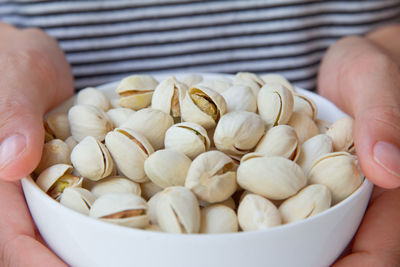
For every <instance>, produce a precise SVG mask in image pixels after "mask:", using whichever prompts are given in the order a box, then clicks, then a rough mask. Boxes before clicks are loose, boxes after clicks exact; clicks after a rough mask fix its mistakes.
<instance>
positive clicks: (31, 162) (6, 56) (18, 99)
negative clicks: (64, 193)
mask: <svg viewBox="0 0 400 267" xmlns="http://www.w3.org/2000/svg"><path fill="white" fill-rule="evenodd" d="M1 27H4V26H3V25H0V32H1ZM1 34H4V32H2V33H1ZM7 34H8V35H7V36H3V37H4V38H3V39H4V40H6V42H9V43H12V42H13V40H15V39H16V40H17V41H18V40H20V41H18V42H16V43H18V44H23V43H30V47H29V49H26V48H25V49H24V47H20V48H19V49H13V46H8V47H7V44H5V43H3V45H4V46H1V45H0V69H1V70H2V72H1V75H0V179H3V180H8V181H11V180H18V179H20V178H22V177H25V176H27V175H29V174H30V173H31V172H32V171H33V170H34V169H35V167H36V166H37V164H38V163H39V161H40V158H41V154H42V148H43V141H44V129H43V115H44V113H45V112H46V111H47V110H48V109H49V108H51V107H52V106H53V105H56V104H58V103H59V102H60V101H61V100H63V99H65V98H66V97H67V96H69V95H70V94H71V93H72V88H73V87H72V83H73V82H72V76H71V72H70V69H69V65H68V63H67V62H66V60H65V58H64V56H63V53H62V52H61V50H59V48H58V46H57V44H56V42H55V41H54V40H52V39H50V38H49V37H48V36H47V35H45V34H44V33H43V32H41V31H38V30H25V31H19V30H16V29H15V30H14V29H11V30H10V31H8V32H7ZM0 39H1V38H0ZM25 39H29V40H39V41H38V42H40V43H35V42H34V41H30V42H27V40H25ZM1 41H2V40H0V43H1ZM15 50H17V51H15Z"/></svg>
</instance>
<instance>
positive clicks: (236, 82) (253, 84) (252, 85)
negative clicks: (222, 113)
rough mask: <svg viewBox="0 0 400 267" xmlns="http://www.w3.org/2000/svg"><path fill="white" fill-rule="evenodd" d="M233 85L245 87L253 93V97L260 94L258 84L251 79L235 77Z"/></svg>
mask: <svg viewBox="0 0 400 267" xmlns="http://www.w3.org/2000/svg"><path fill="white" fill-rule="evenodd" d="M233 85H234V86H236V85H239V86H246V87H248V88H250V90H251V92H252V93H253V95H254V96H255V97H257V96H258V93H259V92H260V88H261V86H260V84H258V83H257V82H255V81H253V80H252V79H243V78H240V77H235V78H234V79H233Z"/></svg>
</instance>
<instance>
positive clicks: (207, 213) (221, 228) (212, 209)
mask: <svg viewBox="0 0 400 267" xmlns="http://www.w3.org/2000/svg"><path fill="white" fill-rule="evenodd" d="M238 228H239V225H238V219H237V216H236V213H235V211H234V210H233V209H231V208H228V207H227V206H224V205H221V204H214V205H211V206H208V207H206V208H203V209H202V210H201V224H200V233H207V234H216V233H233V232H237V231H238Z"/></svg>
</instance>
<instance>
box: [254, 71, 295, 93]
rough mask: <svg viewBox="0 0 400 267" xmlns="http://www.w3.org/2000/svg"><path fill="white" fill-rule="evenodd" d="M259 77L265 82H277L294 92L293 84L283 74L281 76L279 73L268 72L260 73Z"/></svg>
mask: <svg viewBox="0 0 400 267" xmlns="http://www.w3.org/2000/svg"><path fill="white" fill-rule="evenodd" d="M260 77H261V79H262V80H263V81H264V83H265V84H269V83H278V84H281V85H283V86H285V87H286V88H287V89H289V90H290V91H291V92H292V93H295V92H296V90H295V88H294V86H293V85H292V84H291V83H290V82H289V81H288V80H287V79H286V78H285V77H284V76H282V75H280V74H276V73H268V74H264V75H261V76H260Z"/></svg>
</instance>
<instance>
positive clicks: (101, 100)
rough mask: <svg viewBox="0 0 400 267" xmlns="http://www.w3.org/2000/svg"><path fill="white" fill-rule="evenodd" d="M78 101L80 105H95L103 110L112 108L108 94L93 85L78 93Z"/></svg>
mask: <svg viewBox="0 0 400 267" xmlns="http://www.w3.org/2000/svg"><path fill="white" fill-rule="evenodd" d="M76 103H77V104H79V105H91V106H95V107H97V108H99V109H101V110H103V111H107V110H109V109H110V108H111V104H110V100H108V98H107V97H106V95H105V94H104V93H103V92H101V91H100V90H97V89H95V88H92V87H88V88H85V89H82V90H80V91H79V92H78V95H77V99H76Z"/></svg>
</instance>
